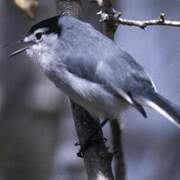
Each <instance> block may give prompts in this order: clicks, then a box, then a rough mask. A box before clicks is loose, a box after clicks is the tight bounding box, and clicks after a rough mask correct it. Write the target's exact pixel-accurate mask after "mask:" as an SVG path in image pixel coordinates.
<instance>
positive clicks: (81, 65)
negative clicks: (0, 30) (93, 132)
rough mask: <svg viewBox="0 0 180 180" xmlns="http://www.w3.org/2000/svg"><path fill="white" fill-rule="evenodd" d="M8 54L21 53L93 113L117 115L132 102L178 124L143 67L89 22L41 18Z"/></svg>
mask: <svg viewBox="0 0 180 180" xmlns="http://www.w3.org/2000/svg"><path fill="white" fill-rule="evenodd" d="M20 42H21V43H23V44H24V47H23V48H22V49H19V50H17V51H15V52H13V53H11V54H10V56H11V57H12V56H15V55H17V54H19V53H21V52H24V51H25V53H26V54H27V55H28V56H29V57H30V58H32V60H33V61H34V62H35V63H38V64H39V66H40V68H41V69H42V71H43V72H44V73H45V74H46V76H47V77H48V78H49V79H50V80H51V81H52V82H53V83H54V84H55V85H56V86H57V87H58V88H59V89H60V90H62V91H63V92H64V93H65V94H67V96H68V97H69V98H70V99H72V100H73V101H74V102H76V103H77V104H79V105H80V106H82V107H84V108H85V109H86V110H87V111H88V112H89V113H90V114H91V115H92V116H93V117H95V118H98V119H102V120H107V119H108V120H113V119H118V117H119V115H120V114H121V113H122V112H123V111H124V110H125V109H127V108H129V107H133V108H135V109H136V110H137V111H138V112H139V113H141V114H142V116H143V117H145V118H147V112H146V110H145V107H146V106H148V107H151V108H152V109H154V110H156V111H157V112H159V113H160V114H161V115H163V116H164V117H166V118H167V119H168V120H170V121H171V122H172V123H174V124H175V125H176V126H178V127H180V107H178V105H176V104H174V103H172V102H171V101H169V100H168V99H167V98H165V97H163V96H162V95H160V94H159V93H158V92H157V89H156V87H155V85H154V83H153V81H152V79H151V77H150V76H149V74H148V73H147V72H146V71H145V70H144V68H143V67H142V66H141V65H140V64H138V63H137V62H136V61H135V59H134V58H133V57H132V56H131V55H130V54H129V53H127V52H126V51H125V50H122V49H121V48H120V47H119V46H118V44H116V42H114V41H113V40H111V39H109V38H108V37H106V36H105V35H103V34H102V33H101V32H99V31H97V30H96V29H95V28H94V27H93V26H92V25H90V24H89V23H87V22H84V21H82V20H79V19H77V18H75V17H71V16H65V15H64V16H62V15H57V16H54V17H51V18H49V19H45V20H43V21H41V22H39V23H37V24H35V25H34V26H32V27H31V29H30V30H29V31H28V33H27V34H26V36H25V37H24V38H23V39H21V41H20Z"/></svg>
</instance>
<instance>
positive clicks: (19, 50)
mask: <svg viewBox="0 0 180 180" xmlns="http://www.w3.org/2000/svg"><path fill="white" fill-rule="evenodd" d="M16 43H18V44H25V45H27V44H28V46H25V47H23V48H21V49H18V50H16V51H14V52H12V53H11V54H10V55H9V57H13V56H15V55H17V54H20V53H22V52H24V51H25V50H27V49H29V48H30V47H31V46H32V45H33V44H35V42H32V41H31V42H24V40H23V39H21V40H18V41H16Z"/></svg>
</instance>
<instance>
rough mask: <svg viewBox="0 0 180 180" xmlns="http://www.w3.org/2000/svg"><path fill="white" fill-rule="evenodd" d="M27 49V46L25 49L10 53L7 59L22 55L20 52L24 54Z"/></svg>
mask: <svg viewBox="0 0 180 180" xmlns="http://www.w3.org/2000/svg"><path fill="white" fill-rule="evenodd" d="M28 48H29V46H26V47H23V48H21V49H18V50H16V51H14V52H12V53H11V54H10V55H9V57H13V56H15V55H17V54H20V53H22V52H24V51H25V50H26V49H28Z"/></svg>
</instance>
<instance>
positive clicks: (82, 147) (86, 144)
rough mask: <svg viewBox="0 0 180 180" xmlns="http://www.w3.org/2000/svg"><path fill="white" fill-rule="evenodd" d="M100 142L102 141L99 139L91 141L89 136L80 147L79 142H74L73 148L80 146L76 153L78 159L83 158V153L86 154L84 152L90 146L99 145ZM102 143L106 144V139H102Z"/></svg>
mask: <svg viewBox="0 0 180 180" xmlns="http://www.w3.org/2000/svg"><path fill="white" fill-rule="evenodd" d="M101 141H102V138H100V139H92V136H90V138H88V139H87V140H86V141H85V143H84V144H83V145H81V144H80V143H79V142H76V143H75V146H80V149H79V151H78V152H77V156H78V157H80V158H83V157H84V153H85V152H86V150H87V149H88V148H89V147H90V146H93V145H95V144H99V143H101ZM103 141H104V142H106V141H107V139H106V138H103Z"/></svg>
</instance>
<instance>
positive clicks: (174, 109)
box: [145, 92, 180, 128]
mask: <svg viewBox="0 0 180 180" xmlns="http://www.w3.org/2000/svg"><path fill="white" fill-rule="evenodd" d="M145 101H146V104H147V105H148V106H150V107H152V108H153V109H155V110H156V111H158V112H159V113H160V114H162V115H163V116H165V117H166V118H167V119H169V120H170V121H171V122H172V123H174V124H175V125H177V126H178V127H179V128H180V107H178V106H177V105H175V104H173V103H172V102H170V101H169V100H167V99H166V98H164V97H163V96H161V95H160V94H158V93H156V92H152V93H148V95H147V97H146V100H145Z"/></svg>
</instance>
